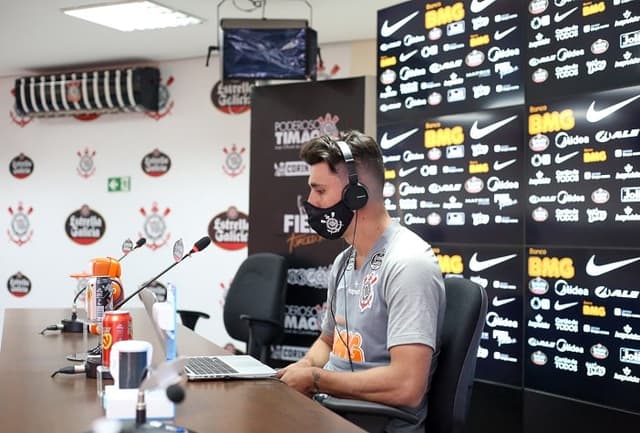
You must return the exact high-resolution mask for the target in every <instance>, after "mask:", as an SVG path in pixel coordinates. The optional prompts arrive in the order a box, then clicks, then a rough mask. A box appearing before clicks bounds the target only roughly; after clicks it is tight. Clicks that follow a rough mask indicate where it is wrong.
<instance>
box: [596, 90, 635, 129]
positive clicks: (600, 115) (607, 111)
mask: <svg viewBox="0 0 640 433" xmlns="http://www.w3.org/2000/svg"><path fill="white" fill-rule="evenodd" d="M638 98H640V95H636V96H632V97H631V98H629V99H625V100H624V101H622V102H618V103H617V104H613V105H610V106H608V107H607V108H603V109H602V110H596V107H595V105H596V101H593V102H592V103H591V105H589V108H588V109H587V115H586V118H587V121H589V122H591V123H595V122H599V121H601V120H602V119H604V118H605V117H609V116H610V115H612V114H613V113H615V112H616V111H618V110H619V109H621V108H622V107H624V106H625V105H629V104H631V103H632V102H633V101H635V100H636V99H638Z"/></svg>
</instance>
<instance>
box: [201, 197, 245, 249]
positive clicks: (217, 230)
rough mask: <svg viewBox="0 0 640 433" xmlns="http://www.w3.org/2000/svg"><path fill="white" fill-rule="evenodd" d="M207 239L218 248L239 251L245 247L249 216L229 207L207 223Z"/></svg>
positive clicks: (233, 207)
mask: <svg viewBox="0 0 640 433" xmlns="http://www.w3.org/2000/svg"><path fill="white" fill-rule="evenodd" d="M209 237H210V238H211V240H212V241H213V243H214V244H216V245H217V246H218V247H220V248H222V249H225V250H231V251H233V250H239V249H241V248H245V247H246V246H247V240H248V238H249V216H248V215H247V214H244V213H242V212H240V211H239V210H238V208H236V207H235V206H230V207H229V209H227V211H226V212H222V213H220V214H218V215H216V216H214V217H213V218H212V219H211V222H209Z"/></svg>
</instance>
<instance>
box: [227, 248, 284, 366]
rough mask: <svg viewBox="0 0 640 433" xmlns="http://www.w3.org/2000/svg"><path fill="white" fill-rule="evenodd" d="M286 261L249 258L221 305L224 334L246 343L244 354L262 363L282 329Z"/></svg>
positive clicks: (273, 256) (264, 256) (262, 255)
mask: <svg viewBox="0 0 640 433" xmlns="http://www.w3.org/2000/svg"><path fill="white" fill-rule="evenodd" d="M287 268H288V266H287V262H286V260H285V258H284V257H282V256H280V255H278V254H272V253H257V254H252V255H250V256H248V257H247V258H246V259H245V260H244V261H243V262H242V263H241V264H240V267H239V268H238V270H237V271H236V275H235V276H234V277H233V280H232V281H231V285H230V286H229V290H228V291H227V297H226V299H225V302H224V310H223V318H224V326H225V328H226V330H227V333H228V334H229V335H230V336H231V337H232V338H235V339H237V340H240V341H244V342H246V343H247V353H248V354H249V355H251V356H253V357H255V358H257V359H259V360H261V361H262V362H265V363H266V362H267V361H268V359H269V356H270V346H271V344H273V343H275V342H276V341H277V340H278V339H279V338H280V337H281V336H282V331H283V328H284V305H285V297H286V291H287Z"/></svg>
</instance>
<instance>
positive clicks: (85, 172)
mask: <svg viewBox="0 0 640 433" xmlns="http://www.w3.org/2000/svg"><path fill="white" fill-rule="evenodd" d="M76 155H78V158H80V161H78V167H76V171H77V172H78V174H79V175H80V176H81V177H84V178H85V179H86V178H88V177H90V176H92V175H93V174H94V173H95V172H96V166H95V164H94V162H93V157H94V156H96V151H95V150H89V148H88V147H85V149H84V150H83V151H82V152H81V151H78V152H76Z"/></svg>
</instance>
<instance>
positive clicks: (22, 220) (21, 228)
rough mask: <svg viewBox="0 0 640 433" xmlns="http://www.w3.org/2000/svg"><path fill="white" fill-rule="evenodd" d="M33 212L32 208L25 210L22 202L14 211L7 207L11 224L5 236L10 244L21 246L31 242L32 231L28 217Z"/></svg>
mask: <svg viewBox="0 0 640 433" xmlns="http://www.w3.org/2000/svg"><path fill="white" fill-rule="evenodd" d="M32 212H33V208H32V207H29V209H25V207H24V206H23V205H22V202H19V203H18V207H17V208H16V209H15V210H14V209H13V208H12V207H11V206H9V214H10V215H11V223H10V225H9V229H7V234H8V235H9V239H11V242H13V243H14V244H16V245H18V246H22V245H24V244H26V243H27V242H29V241H30V240H31V236H33V230H31V223H30V222H29V215H31V213H32Z"/></svg>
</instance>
